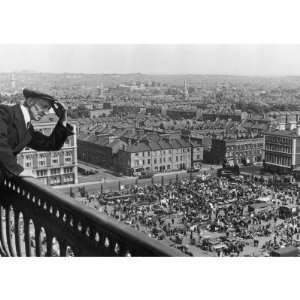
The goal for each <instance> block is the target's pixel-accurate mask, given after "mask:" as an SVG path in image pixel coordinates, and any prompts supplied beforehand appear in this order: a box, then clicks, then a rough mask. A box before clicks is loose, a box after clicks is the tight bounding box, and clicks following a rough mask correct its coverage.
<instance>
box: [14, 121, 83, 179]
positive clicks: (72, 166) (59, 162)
mask: <svg viewBox="0 0 300 300" xmlns="http://www.w3.org/2000/svg"><path fill="white" fill-rule="evenodd" d="M55 125H56V123H54V122H53V121H52V122H38V123H33V126H34V128H35V130H38V131H41V132H42V133H43V134H45V135H50V134H51V132H52V130H53V129H54V127H55ZM72 126H73V128H74V135H72V136H69V137H68V139H67V141H66V142H65V144H64V145H63V147H62V148H61V149H60V150H59V151H47V152H45V151H35V150H33V149H30V148H28V147H26V148H25V149H24V150H23V151H22V152H20V153H19V155H18V156H17V161H18V163H19V164H20V165H21V166H22V167H23V168H24V169H32V171H33V174H34V175H35V177H36V178H38V179H39V180H41V181H42V182H44V183H45V184H48V185H64V184H72V183H78V173H77V128H76V124H73V123H72Z"/></svg>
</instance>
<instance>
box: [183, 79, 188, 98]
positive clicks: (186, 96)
mask: <svg viewBox="0 0 300 300" xmlns="http://www.w3.org/2000/svg"><path fill="white" fill-rule="evenodd" d="M183 95H184V100H187V99H188V98H189V91H188V88H187V82H186V80H185V81H184V90H183Z"/></svg>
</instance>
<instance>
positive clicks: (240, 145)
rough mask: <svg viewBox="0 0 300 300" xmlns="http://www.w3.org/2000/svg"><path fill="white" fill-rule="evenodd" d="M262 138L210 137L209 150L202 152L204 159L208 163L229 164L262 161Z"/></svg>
mask: <svg viewBox="0 0 300 300" xmlns="http://www.w3.org/2000/svg"><path fill="white" fill-rule="evenodd" d="M263 149H264V138H253V139H248V138H245V139H238V140H235V139H232V140H231V139H230V140H226V139H225V140H219V139H212V143H211V149H210V151H206V152H205V153H204V160H205V161H206V162H209V163H215V164H223V163H224V161H227V162H228V163H229V164H230V165H235V164H238V165H240V164H249V163H255V162H259V161H262V159H263Z"/></svg>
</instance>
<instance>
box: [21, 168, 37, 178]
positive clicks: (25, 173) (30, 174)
mask: <svg viewBox="0 0 300 300" xmlns="http://www.w3.org/2000/svg"><path fill="white" fill-rule="evenodd" d="M19 176H20V177H34V174H33V172H32V170H31V169H25V170H24V171H23V172H21V173H20V174H19Z"/></svg>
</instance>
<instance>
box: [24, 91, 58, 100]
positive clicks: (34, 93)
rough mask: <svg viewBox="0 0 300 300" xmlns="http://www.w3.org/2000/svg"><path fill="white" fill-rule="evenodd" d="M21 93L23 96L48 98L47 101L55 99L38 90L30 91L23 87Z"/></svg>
mask: <svg viewBox="0 0 300 300" xmlns="http://www.w3.org/2000/svg"><path fill="white" fill-rule="evenodd" d="M23 95H24V97H25V98H26V99H27V98H39V99H43V100H48V101H49V102H51V103H52V102H54V101H57V100H56V99H55V98H53V97H52V96H50V95H47V94H44V93H41V92H38V91H32V90H29V89H23Z"/></svg>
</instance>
